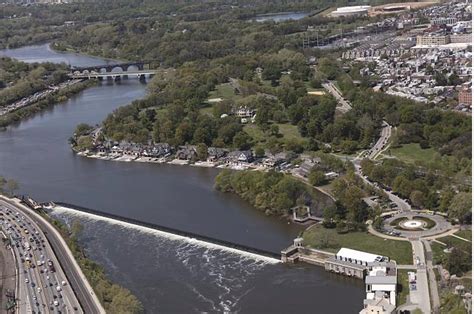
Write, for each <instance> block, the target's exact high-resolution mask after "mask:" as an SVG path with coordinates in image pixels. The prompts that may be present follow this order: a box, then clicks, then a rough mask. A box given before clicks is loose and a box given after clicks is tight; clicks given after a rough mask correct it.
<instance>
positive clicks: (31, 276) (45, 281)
mask: <svg viewBox="0 0 474 314" xmlns="http://www.w3.org/2000/svg"><path fill="white" fill-rule="evenodd" d="M0 210H1V211H2V212H3V216H4V219H3V221H1V223H2V224H1V227H2V229H3V230H4V232H5V233H6V234H7V235H8V236H10V238H11V243H12V247H13V249H14V253H15V257H16V261H17V268H18V274H19V280H18V283H19V286H18V287H17V300H18V301H17V304H18V308H17V313H58V314H59V313H105V311H104V310H103V308H102V307H101V306H100V303H99V301H98V300H97V298H96V296H95V294H94V293H93V291H92V288H91V287H90V285H89V283H88V282H87V280H86V279H85V277H84V275H83V274H82V271H81V270H80V269H78V268H79V267H78V265H77V263H76V262H75V260H74V258H73V257H72V254H71V253H70V251H69V249H68V248H65V242H64V240H63V239H62V238H61V237H60V235H59V233H58V232H57V230H55V229H54V228H53V227H52V226H51V225H50V224H49V223H48V222H47V221H46V220H45V219H44V218H42V217H41V216H40V215H38V214H37V213H34V212H33V211H32V210H30V209H28V208H27V207H25V206H22V205H20V204H19V202H15V201H11V200H8V199H6V198H0Z"/></svg>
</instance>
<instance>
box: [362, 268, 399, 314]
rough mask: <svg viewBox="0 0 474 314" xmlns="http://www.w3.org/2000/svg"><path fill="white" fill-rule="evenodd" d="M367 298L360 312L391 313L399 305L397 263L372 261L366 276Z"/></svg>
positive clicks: (365, 313) (364, 313) (366, 313)
mask: <svg viewBox="0 0 474 314" xmlns="http://www.w3.org/2000/svg"><path fill="white" fill-rule="evenodd" d="M365 286H366V293H367V295H366V298H365V300H364V309H363V310H362V311H360V312H359V313H360V314H369V313H378V314H389V313H393V312H394V311H395V308H396V306H397V303H396V297H397V265H396V263H394V262H382V263H378V262H377V263H371V264H370V266H369V271H368V273H367V276H366V277H365Z"/></svg>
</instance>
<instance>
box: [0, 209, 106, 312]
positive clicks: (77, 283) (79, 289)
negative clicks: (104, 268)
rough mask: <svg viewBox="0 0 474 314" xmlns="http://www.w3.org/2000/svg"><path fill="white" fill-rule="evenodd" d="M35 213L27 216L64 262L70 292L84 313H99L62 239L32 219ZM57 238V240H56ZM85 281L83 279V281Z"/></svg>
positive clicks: (46, 226) (44, 224)
mask: <svg viewBox="0 0 474 314" xmlns="http://www.w3.org/2000/svg"><path fill="white" fill-rule="evenodd" d="M0 201H1V202H3V203H7V204H10V205H11V206H13V207H15V208H16V209H18V210H19V211H21V212H23V213H25V212H29V210H28V209H25V208H23V207H21V206H17V205H15V204H11V203H10V202H9V201H6V200H0ZM35 215H36V213H30V215H29V216H32V217H33V219H34V221H35V222H36V223H37V224H38V226H40V227H41V228H40V229H41V230H44V233H45V236H46V238H47V239H48V240H49V244H50V245H51V248H52V250H53V251H54V252H55V253H56V254H55V255H57V257H58V259H60V260H62V261H64V264H63V265H64V267H63V270H64V272H65V273H66V276H67V278H68V280H69V284H70V285H71V288H72V290H73V291H74V292H75V295H76V297H77V298H78V300H79V301H80V305H81V306H82V307H83V309H84V311H86V313H101V308H100V306H96V303H95V297H94V295H93V291H92V289H91V291H89V289H88V287H89V286H88V285H87V283H85V282H84V281H82V280H83V279H82V277H81V272H80V270H79V269H77V268H76V267H78V266H77V264H75V263H74V261H73V258H74V257H73V256H70V255H69V254H68V251H67V249H65V248H63V242H62V241H61V240H62V239H61V238H59V237H60V236H59V235H58V236H56V231H55V229H54V227H52V226H51V225H50V224H49V223H48V222H46V221H43V219H41V218H40V217H34V216H35ZM57 237H58V238H57ZM84 280H85V279H84Z"/></svg>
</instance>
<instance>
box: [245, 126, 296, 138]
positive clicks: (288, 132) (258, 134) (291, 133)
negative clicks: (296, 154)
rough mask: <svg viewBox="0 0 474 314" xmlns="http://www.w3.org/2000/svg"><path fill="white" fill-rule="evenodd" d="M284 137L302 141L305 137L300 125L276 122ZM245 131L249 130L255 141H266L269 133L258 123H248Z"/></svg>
mask: <svg viewBox="0 0 474 314" xmlns="http://www.w3.org/2000/svg"><path fill="white" fill-rule="evenodd" d="M276 125H277V126H278V130H279V133H280V134H281V137H282V139H284V140H289V141H302V140H304V138H303V137H302V136H301V135H300V133H299V131H298V127H297V126H296V125H292V124H288V123H285V124H276ZM244 131H245V132H247V134H248V135H250V137H252V138H253V139H254V141H255V142H265V141H266V139H267V138H268V135H267V134H265V132H263V131H262V130H261V129H260V128H259V127H258V126H257V125H256V124H246V125H245V126H244Z"/></svg>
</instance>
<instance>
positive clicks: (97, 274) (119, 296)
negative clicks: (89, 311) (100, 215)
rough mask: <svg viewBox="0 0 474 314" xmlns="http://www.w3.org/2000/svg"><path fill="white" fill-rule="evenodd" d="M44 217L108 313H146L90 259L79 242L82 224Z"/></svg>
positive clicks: (136, 299)
mask: <svg viewBox="0 0 474 314" xmlns="http://www.w3.org/2000/svg"><path fill="white" fill-rule="evenodd" d="M43 217H45V218H46V219H47V220H49V221H50V223H51V224H52V225H53V226H54V227H55V228H56V229H57V230H58V232H59V233H60V234H61V236H62V237H63V239H64V240H65V242H66V243H67V245H68V247H69V249H70V250H71V252H72V254H73V255H74V258H75V259H76V261H77V263H78V264H79V266H80V267H81V269H82V271H83V272H84V275H85V276H86V277H87V279H88V280H89V282H90V283H91V285H92V287H93V289H94V292H95V294H96V295H97V297H98V298H99V301H100V303H101V304H102V306H103V307H104V309H105V310H106V311H107V312H109V311H110V312H112V313H131V314H138V313H143V312H144V309H143V305H142V304H141V302H140V301H139V300H138V298H137V297H136V296H134V295H133V294H132V293H131V292H130V291H129V290H128V289H126V288H124V287H122V286H120V285H117V284H115V283H112V282H111V281H110V280H109V279H108V278H107V275H106V274H105V271H104V268H103V267H102V266H100V265H99V264H97V263H96V262H94V261H92V260H91V259H89V258H88V256H87V254H86V252H85V250H84V249H83V248H82V247H81V246H80V244H79V242H78V240H77V237H78V235H79V233H80V232H81V231H82V226H81V225H80V223H78V222H76V221H73V222H72V224H71V225H70V226H68V225H65V224H63V223H62V222H60V221H59V220H57V219H53V218H52V217H50V216H49V215H46V214H44V215H43Z"/></svg>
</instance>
